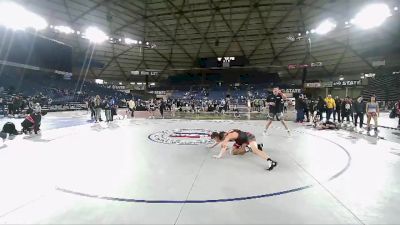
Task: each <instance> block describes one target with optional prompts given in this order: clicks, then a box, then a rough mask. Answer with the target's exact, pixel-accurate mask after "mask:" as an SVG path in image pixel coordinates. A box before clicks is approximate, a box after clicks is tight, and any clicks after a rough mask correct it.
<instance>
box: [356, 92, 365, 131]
mask: <svg viewBox="0 0 400 225" xmlns="http://www.w3.org/2000/svg"><path fill="white" fill-rule="evenodd" d="M365 107H366V105H365V102H364V101H363V98H362V97H361V96H359V97H358V98H357V101H355V102H354V104H353V109H354V126H355V128H356V129H357V121H358V119H360V129H362V126H363V122H364V114H365Z"/></svg>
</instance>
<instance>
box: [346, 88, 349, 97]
mask: <svg viewBox="0 0 400 225" xmlns="http://www.w3.org/2000/svg"><path fill="white" fill-rule="evenodd" d="M346 96H349V88H348V87H346Z"/></svg>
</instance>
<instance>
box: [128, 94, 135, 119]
mask: <svg viewBox="0 0 400 225" xmlns="http://www.w3.org/2000/svg"><path fill="white" fill-rule="evenodd" d="M128 108H129V111H130V112H131V117H135V108H136V103H135V100H134V99H133V98H132V99H131V100H129V102H128Z"/></svg>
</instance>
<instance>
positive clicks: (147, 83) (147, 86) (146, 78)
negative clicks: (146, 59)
mask: <svg viewBox="0 0 400 225" xmlns="http://www.w3.org/2000/svg"><path fill="white" fill-rule="evenodd" d="M145 81H146V86H145V90H146V91H147V89H149V75H146V77H145Z"/></svg>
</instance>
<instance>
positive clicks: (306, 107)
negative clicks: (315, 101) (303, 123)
mask: <svg viewBox="0 0 400 225" xmlns="http://www.w3.org/2000/svg"><path fill="white" fill-rule="evenodd" d="M308 103H309V100H308V99H307V97H304V98H303V108H304V116H305V117H307V122H310V110H309V108H308Z"/></svg>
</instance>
